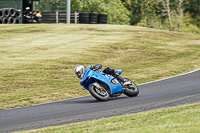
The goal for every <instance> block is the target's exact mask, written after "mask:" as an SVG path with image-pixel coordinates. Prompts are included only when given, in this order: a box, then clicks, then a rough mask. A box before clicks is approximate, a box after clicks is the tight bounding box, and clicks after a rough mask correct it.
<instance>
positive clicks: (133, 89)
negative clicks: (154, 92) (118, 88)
mask: <svg viewBox="0 0 200 133" xmlns="http://www.w3.org/2000/svg"><path fill="white" fill-rule="evenodd" d="M126 80H129V81H131V80H130V79H127V78H126ZM124 94H125V95H127V96H129V97H135V96H137V95H138V94H139V88H138V86H137V85H136V84H135V83H134V82H133V81H131V85H128V86H127V87H126V88H125V91H124Z"/></svg>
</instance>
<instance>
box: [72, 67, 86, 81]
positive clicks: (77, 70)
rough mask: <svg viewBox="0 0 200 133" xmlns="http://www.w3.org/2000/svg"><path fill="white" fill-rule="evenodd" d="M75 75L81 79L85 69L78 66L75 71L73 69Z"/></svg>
mask: <svg viewBox="0 0 200 133" xmlns="http://www.w3.org/2000/svg"><path fill="white" fill-rule="evenodd" d="M74 72H75V74H76V75H77V77H78V78H81V77H82V75H83V74H84V72H85V67H84V66H83V65H78V66H77V67H76V68H75V69H74Z"/></svg>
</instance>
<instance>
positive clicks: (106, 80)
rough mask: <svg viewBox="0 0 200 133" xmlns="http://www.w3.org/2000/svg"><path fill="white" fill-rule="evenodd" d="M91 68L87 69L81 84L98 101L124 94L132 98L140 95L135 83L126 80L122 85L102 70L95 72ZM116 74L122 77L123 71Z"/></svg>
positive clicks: (117, 71)
mask: <svg viewBox="0 0 200 133" xmlns="http://www.w3.org/2000/svg"><path fill="white" fill-rule="evenodd" d="M90 68H91V66H88V67H87V68H86V70H85V73H84V75H83V77H82V79H81V81H80V84H81V86H83V87H84V88H85V89H87V90H88V91H89V92H90V94H91V95H92V96H93V97H94V98H96V99H97V100H99V101H107V100H109V99H110V98H112V97H117V96H120V95H121V94H122V93H124V94H125V95H127V96H130V97H135V96H137V95H138V94H139V89H138V87H137V85H136V84H135V83H134V82H133V81H131V80H129V79H127V78H125V83H123V85H121V84H120V81H118V80H117V79H116V78H115V77H113V76H111V75H109V74H106V73H103V71H101V70H98V71H93V70H91V69H90ZM115 72H116V73H118V74H119V75H120V74H121V73H122V70H121V69H119V70H115Z"/></svg>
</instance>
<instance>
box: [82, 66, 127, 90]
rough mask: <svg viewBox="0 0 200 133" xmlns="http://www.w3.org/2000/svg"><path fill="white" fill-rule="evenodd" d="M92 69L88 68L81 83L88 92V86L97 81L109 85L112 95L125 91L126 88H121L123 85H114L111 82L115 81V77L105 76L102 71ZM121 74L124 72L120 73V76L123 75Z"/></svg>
mask: <svg viewBox="0 0 200 133" xmlns="http://www.w3.org/2000/svg"><path fill="white" fill-rule="evenodd" d="M90 68H91V66H88V67H87V68H86V71H85V73H84V75H83V77H82V79H81V81H80V84H81V86H83V87H84V88H86V89H87V90H88V86H89V85H91V84H93V83H94V82H95V81H96V80H98V81H101V82H103V83H105V84H107V85H108V86H109V88H110V92H111V94H114V93H117V92H121V91H123V90H125V89H124V88H122V87H121V85H120V84H119V83H116V84H113V83H112V82H111V80H113V79H114V77H113V76H110V75H108V74H105V73H103V72H102V71H92V70H91V69H90ZM121 72H122V71H120V74H121Z"/></svg>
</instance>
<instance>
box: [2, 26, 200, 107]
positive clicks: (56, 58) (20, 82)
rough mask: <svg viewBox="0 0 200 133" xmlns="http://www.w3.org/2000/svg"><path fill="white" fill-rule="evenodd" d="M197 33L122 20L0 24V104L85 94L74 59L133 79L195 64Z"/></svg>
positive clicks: (175, 71) (198, 48)
mask: <svg viewBox="0 0 200 133" xmlns="http://www.w3.org/2000/svg"><path fill="white" fill-rule="evenodd" d="M199 57H200V34H191V33H179V32H169V31H162V30H156V29H149V28H143V27H136V26H122V25H79V24H78V25H75V24H71V25H67V24H40V25H38V24H32V25H29V24H27V25H0V110H3V109H9V108H15V107H23V106H28V105H33V104H38V103H44V102H49V101H55V100H61V99H67V98H74V97H78V96H84V95H88V94H89V93H88V91H83V90H82V89H81V88H82V87H81V86H80V84H79V79H77V77H76V75H74V72H73V70H74V68H75V66H76V65H79V64H83V65H86V66H87V65H91V64H92V65H95V64H97V63H101V64H103V67H107V66H111V67H113V68H114V69H123V73H122V76H124V77H127V78H129V79H131V80H134V81H135V82H136V84H139V83H144V82H148V81H153V80H156V79H161V78H165V77H169V76H173V75H176V74H180V73H184V72H187V71H191V70H194V69H197V68H199V66H200V58H199Z"/></svg>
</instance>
